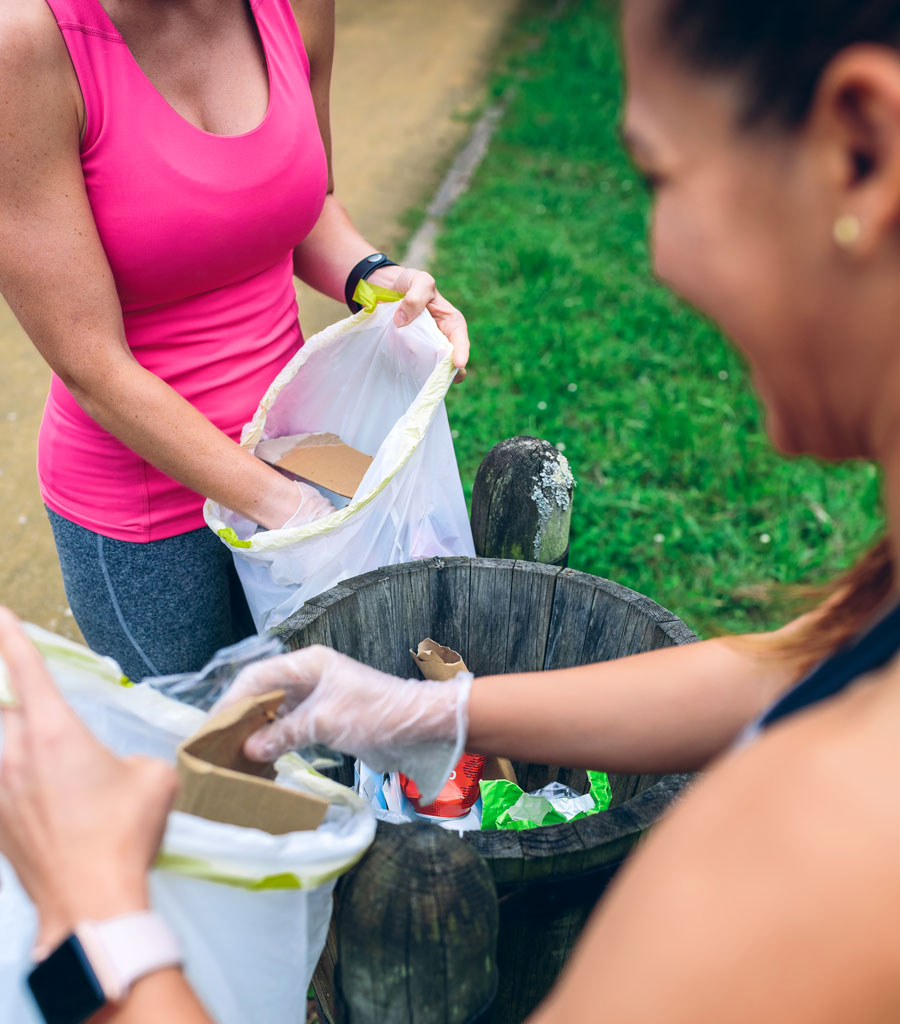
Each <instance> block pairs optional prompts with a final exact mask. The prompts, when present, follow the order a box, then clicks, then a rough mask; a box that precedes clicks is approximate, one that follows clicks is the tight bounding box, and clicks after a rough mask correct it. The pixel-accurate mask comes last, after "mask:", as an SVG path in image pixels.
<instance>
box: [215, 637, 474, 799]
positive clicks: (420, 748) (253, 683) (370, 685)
mask: <svg viewBox="0 0 900 1024" xmlns="http://www.w3.org/2000/svg"><path fill="white" fill-rule="evenodd" d="M471 683H472V676H471V674H470V673H468V672H460V673H459V675H457V676H456V677H455V678H454V679H451V680H449V681H448V682H441V683H431V682H419V681H418V680H415V679H398V678H396V677H395V676H389V675H386V674H385V673H384V672H379V671H377V670H376V669H374V668H369V667H367V666H366V665H361V664H360V663H359V662H358V661H354V660H353V659H352V658H348V657H346V656H345V655H343V654H338V652H337V651H333V650H331V649H330V648H328V647H320V646H316V647H307V648H304V649H303V650H301V651H292V652H291V653H290V654H281V655H278V656H276V657H274V658H269V659H268V660H266V661H258V662H256V663H254V664H253V665H248V666H247V668H245V669H243V671H241V672H240V674H239V675H238V677H237V679H235V681H234V683H233V684H232V685H231V687H230V688H229V689H228V691H227V692H226V693H225V694H224V696H222V697H221V698H220V700H219V701H218V702H217V703H216V704H215V706H214V707H213V709H212V711H213V713H215V712H216V711H220V710H221V709H222V708H225V707H228V706H229V705H230V704H233V703H235V702H236V701H238V700H242V699H243V698H244V697H250V696H255V695H257V694H263V693H268V692H269V691H270V690H284V691H285V700H284V705H283V706H282V709H281V717H279V718H278V720H277V721H275V722H272V723H271V724H270V725H267V726H264V727H263V728H262V729H260V730H258V731H257V732H255V733H254V734H253V735H252V736H250V737H249V739H248V740H247V742H246V744H245V745H244V751H245V753H246V754H247V756H248V757H249V758H251V759H253V760H255V761H274V760H275V759H276V758H277V757H279V756H280V755H281V754H283V753H285V752H286V751H288V750H293V749H302V748H303V747H307V746H310V745H311V744H313V743H324V744H325V745H326V746H329V747H333V748H334V749H335V750H340V751H342V752H343V753H346V754H354V755H356V756H357V757H359V758H361V759H362V760H363V761H365V763H366V764H367V765H368V766H369V767H370V768H373V769H374V770H375V771H379V772H387V771H399V772H403V774H404V775H408V776H410V778H413V779H415V781H416V785H417V786H418V787H419V791H420V792H421V794H422V802H423V803H426V804H427V803H430V802H431V801H432V800H434V799H435V797H437V795H438V793H440V791H441V788H442V787H443V785H444V783H445V782H446V781H447V778H448V777H449V775H450V772H451V771H452V770H453V769H454V767H455V766H456V762H457V761H458V760H459V758H460V756H461V755H462V752H463V745H464V743H465V739H466V733H467V731H468V725H469V714H468V708H469V688H470V686H471Z"/></svg>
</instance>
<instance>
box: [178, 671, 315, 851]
mask: <svg viewBox="0 0 900 1024" xmlns="http://www.w3.org/2000/svg"><path fill="white" fill-rule="evenodd" d="M283 699H284V693H283V692H282V691H281V690H276V691H274V692H272V693H267V694H264V695H263V696H261V697H248V698H247V699H246V700H242V701H239V702H238V703H237V704H234V705H233V706H232V707H230V708H227V709H226V710H225V711H222V712H221V713H220V714H218V715H216V716H215V717H213V718H211V719H210V720H209V721H208V722H206V723H205V724H204V725H203V727H202V728H201V729H199V730H198V731H197V732H195V733H194V735H193V736H190V737H188V739H186V740H185V741H184V742H183V743H182V744H181V745H180V746H179V747H178V751H177V766H178V774H179V777H180V779H181V787H180V789H179V792H178V796H177V798H176V800H175V809H176V810H179V811H184V812H185V813H187V814H196V815H197V816H198V817H200V818H206V819H208V820H209V821H221V822H224V823H225V824H226V825H239V826H241V827H243V828H258V829H262V830H263V831H264V832H269V833H270V834H271V835H276V836H277V835H284V834H285V833H287V832H302V831H305V830H307V829H316V828H318V827H319V825H321V824H322V821H323V820H324V818H325V811H326V810H327V809H328V802H327V801H325V800H320V799H319V798H318V797H314V796H308V795H307V794H306V793H301V792H299V790H296V789H288V788H287V787H285V786H279V785H277V784H276V783H275V781H274V779H275V769H274V767H273V766H272V765H271V764H268V763H267V762H261V761H251V760H250V759H249V758H248V757H247V756H246V755H245V754H244V742H245V740H246V739H247V737H248V736H250V735H252V734H253V733H254V732H256V730H257V729H259V728H261V727H262V726H264V725H266V723H268V722H271V721H272V720H273V719H274V718H275V713H276V712H277V710H278V708H279V707H280V706H281V702H282V700H283Z"/></svg>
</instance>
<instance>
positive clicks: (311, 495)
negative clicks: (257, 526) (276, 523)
mask: <svg viewBox="0 0 900 1024" xmlns="http://www.w3.org/2000/svg"><path fill="white" fill-rule="evenodd" d="M294 483H295V484H296V485H297V490H299V491H300V504H299V505H298V506H297V511H296V512H295V513H294V514H293V515H292V516H291V518H290V519H288V521H287V522H286V523H285V524H284V526H282V527H281V529H282V530H286V529H288V528H289V527H291V526H303V525H304V524H306V523H314V522H315V521H316V520H317V519H323V518H324V517H325V516H330V515H331V513H332V512H334V510H335V509H334V505H332V504H331V502H330V501H329V500H328V499H327V498H326V497H323V495H321V494H320V493H319V492H318V491H317V490H316V489H315V487H312V486H311V485H310V484H305V483H302V482H301V481H300V480H295V481H294Z"/></svg>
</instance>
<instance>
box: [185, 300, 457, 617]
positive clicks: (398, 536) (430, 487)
mask: <svg viewBox="0 0 900 1024" xmlns="http://www.w3.org/2000/svg"><path fill="white" fill-rule="evenodd" d="M367 295H368V296H369V297H370V298H371V299H372V301H371V302H370V306H369V308H368V309H366V310H363V311H361V312H359V313H357V314H355V315H354V316H352V317H349V318H348V319H346V320H343V321H341V322H340V323H337V324H334V325H332V326H331V327H328V328H326V329H325V330H324V331H321V332H320V333H319V334H316V335H314V336H313V337H312V338H310V339H309V341H307V342H306V344H305V345H304V346H303V348H302V349H301V350H300V351H299V352H298V353H297V355H296V356H295V357H294V358H293V359H292V360H291V361H290V363H288V365H287V366H286V367H285V368H284V369H283V370H282V371H281V373H280V374H279V375H278V376H277V377H276V379H275V381H274V382H273V383H272V386H271V387H270V388H269V390H268V391H267V392H266V394H265V396H264V397H263V400H262V402H261V403H260V406H259V409H258V410H257V412H256V415H255V416H254V417H253V420H252V421H251V422H250V423H248V424H247V426H246V427H244V430H243V433H242V436H241V445H242V446H243V447H244V448H248V449H250V451H253V450H254V449H255V448H256V446H257V445H258V444H259V442H260V441H263V440H267V439H269V438H277V437H287V436H290V435H293V434H303V433H320V432H330V433H334V434H337V435H338V436H339V437H340V438H342V440H344V441H346V442H347V444H349V445H351V446H352V447H354V448H357V449H359V450H360V451H362V452H365V453H366V454H367V455H373V456H374V459H373V461H372V464H371V466H370V467H369V469H368V471H367V472H366V475H365V476H364V477H363V480H362V482H361V483H360V485H359V487H358V488H357V490H356V493H355V494H354V495H353V497H352V498H351V499H350V501H349V503H348V502H347V499H346V498H340V497H339V496H337V495H334V494H332V493H331V492H325V493H326V494H327V496H328V497H329V498H330V499H331V500H332V501H334V503H335V504H336V505H338V506H343V507H339V510H338V511H337V512H334V513H332V514H331V515H329V516H326V517H325V518H324V519H320V520H318V521H317V522H315V523H309V524H307V525H305V526H299V527H295V528H292V529H288V530H268V531H263V530H259V529H258V527H257V525H256V524H255V523H252V522H250V521H248V520H246V519H244V518H242V517H241V516H239V515H237V514H236V513H234V512H231V511H229V510H228V509H225V508H223V507H221V506H220V505H217V504H216V503H215V502H212V501H207V502H206V504H205V505H204V508H203V512H204V516H205V518H206V522H207V524H208V525H209V527H210V528H211V529H212V530H213V531H214V532H216V533H217V534H218V535H219V537H221V538H222V540H223V541H224V542H225V543H226V544H228V545H229V546H230V547H231V550H232V553H233V554H234V558H235V563H236V565H237V570H238V574H239V576H240V578H241V582H242V584H243V586H244V591H245V593H246V595H247V601H248V603H249V605H250V610H251V611H252V613H253V617H254V621H255V623H256V628H257V629H258V630H260V632H262V631H263V630H265V629H269V628H270V627H272V626H274V625H277V624H278V623H279V622H281V621H282V620H283V619H285V618H287V616H288V615H291V614H292V613H293V612H295V611H296V610H297V609H298V608H299V607H300V606H301V605H302V604H303V602H304V601H306V600H307V598H310V597H314V596H315V595H317V594H321V593H322V592H323V591H325V590H328V589H330V588H331V587H333V586H335V584H337V583H340V581H341V580H344V579H347V578H348V577H350V576H357V575H359V574H360V573H364V572H368V571H370V570H372V569H376V568H378V567H379V566H382V565H393V564H396V563H398V562H408V561H411V560H413V559H416V558H429V557H432V556H435V555H468V556H473V555H474V554H475V550H474V546H473V544H472V534H471V531H470V528H469V520H468V516H467V515H466V503H465V498H464V497H463V492H462V486H461V484H460V481H459V470H458V469H457V466H456V456H455V454H454V451H453V441H452V439H451V437H450V428H449V424H448V423H447V413H446V410H445V409H444V396H445V395H446V393H447V390H448V388H449V387H450V384H451V382H452V380H453V377H454V375H455V373H456V370H455V368H454V366H453V356H452V350H451V347H450V343H449V342H448V341H447V339H446V338H445V337H444V335H443V334H441V332H440V331H439V330H438V328H437V326H436V324H435V322H434V320H432V318H431V316H430V315H429V314H428V313H427V312H425V313H423V314H422V315H421V316H419V317H418V318H417V319H416V320H415V321H414V322H413V323H411V324H409V325H407V326H406V327H402V328H399V327H396V326H395V325H394V322H393V317H394V313H395V312H396V302H394V301H390V302H386V301H378V302H375V301H374V298H375V295H382V296H383V295H390V296H392V297H393V293H390V292H384V291H383V290H381V289H373V288H371V287H370V288H369V289H368V291H367Z"/></svg>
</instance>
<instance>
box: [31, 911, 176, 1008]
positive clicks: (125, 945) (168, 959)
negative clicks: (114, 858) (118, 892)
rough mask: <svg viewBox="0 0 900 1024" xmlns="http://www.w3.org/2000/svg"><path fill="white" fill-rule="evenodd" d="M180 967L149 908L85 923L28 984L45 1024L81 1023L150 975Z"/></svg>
mask: <svg viewBox="0 0 900 1024" xmlns="http://www.w3.org/2000/svg"><path fill="white" fill-rule="evenodd" d="M180 964H181V950H180V948H179V945H178V940H177V939H176V938H175V936H174V935H173V934H172V932H171V930H170V929H169V927H168V925H167V924H166V923H165V921H163V919H162V918H161V917H160V916H159V915H158V914H156V913H154V912H153V911H151V910H145V911H138V912H136V913H133V914H122V915H121V916H119V917H113V918H110V919H109V920H106V921H81V922H80V923H79V924H78V925H77V926H76V928H75V931H74V932H73V933H72V934H71V935H70V936H69V937H68V938H67V939H66V940H65V941H64V942H62V943H61V944H60V945H59V946H57V948H56V949H55V950H54V951H53V952H52V953H51V954H50V956H48V957H47V959H46V960H44V961H42V962H41V963H39V964H38V965H37V966H36V967H35V968H34V970H33V971H32V972H31V974H30V975H29V977H28V984H29V986H30V987H31V991H32V993H33V994H34V997H35V1001H36V1002H37V1004H38V1007H39V1008H40V1010H41V1013H42V1014H43V1016H44V1020H45V1021H46V1022H47V1024H80V1022H81V1021H84V1020H87V1019H88V1017H90V1016H92V1015H93V1014H94V1013H96V1012H97V1011H98V1010H99V1009H101V1008H102V1007H103V1006H105V1005H106V1003H109V1002H119V1001H121V1000H122V999H124V998H125V996H126V995H127V994H128V991H129V989H130V988H131V986H132V985H133V984H134V983H135V982H136V981H137V980H138V979H139V978H142V977H143V976H144V975H146V974H150V973H152V972H153V971H158V970H162V969H163V968H165V967H175V966H177V965H180Z"/></svg>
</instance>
